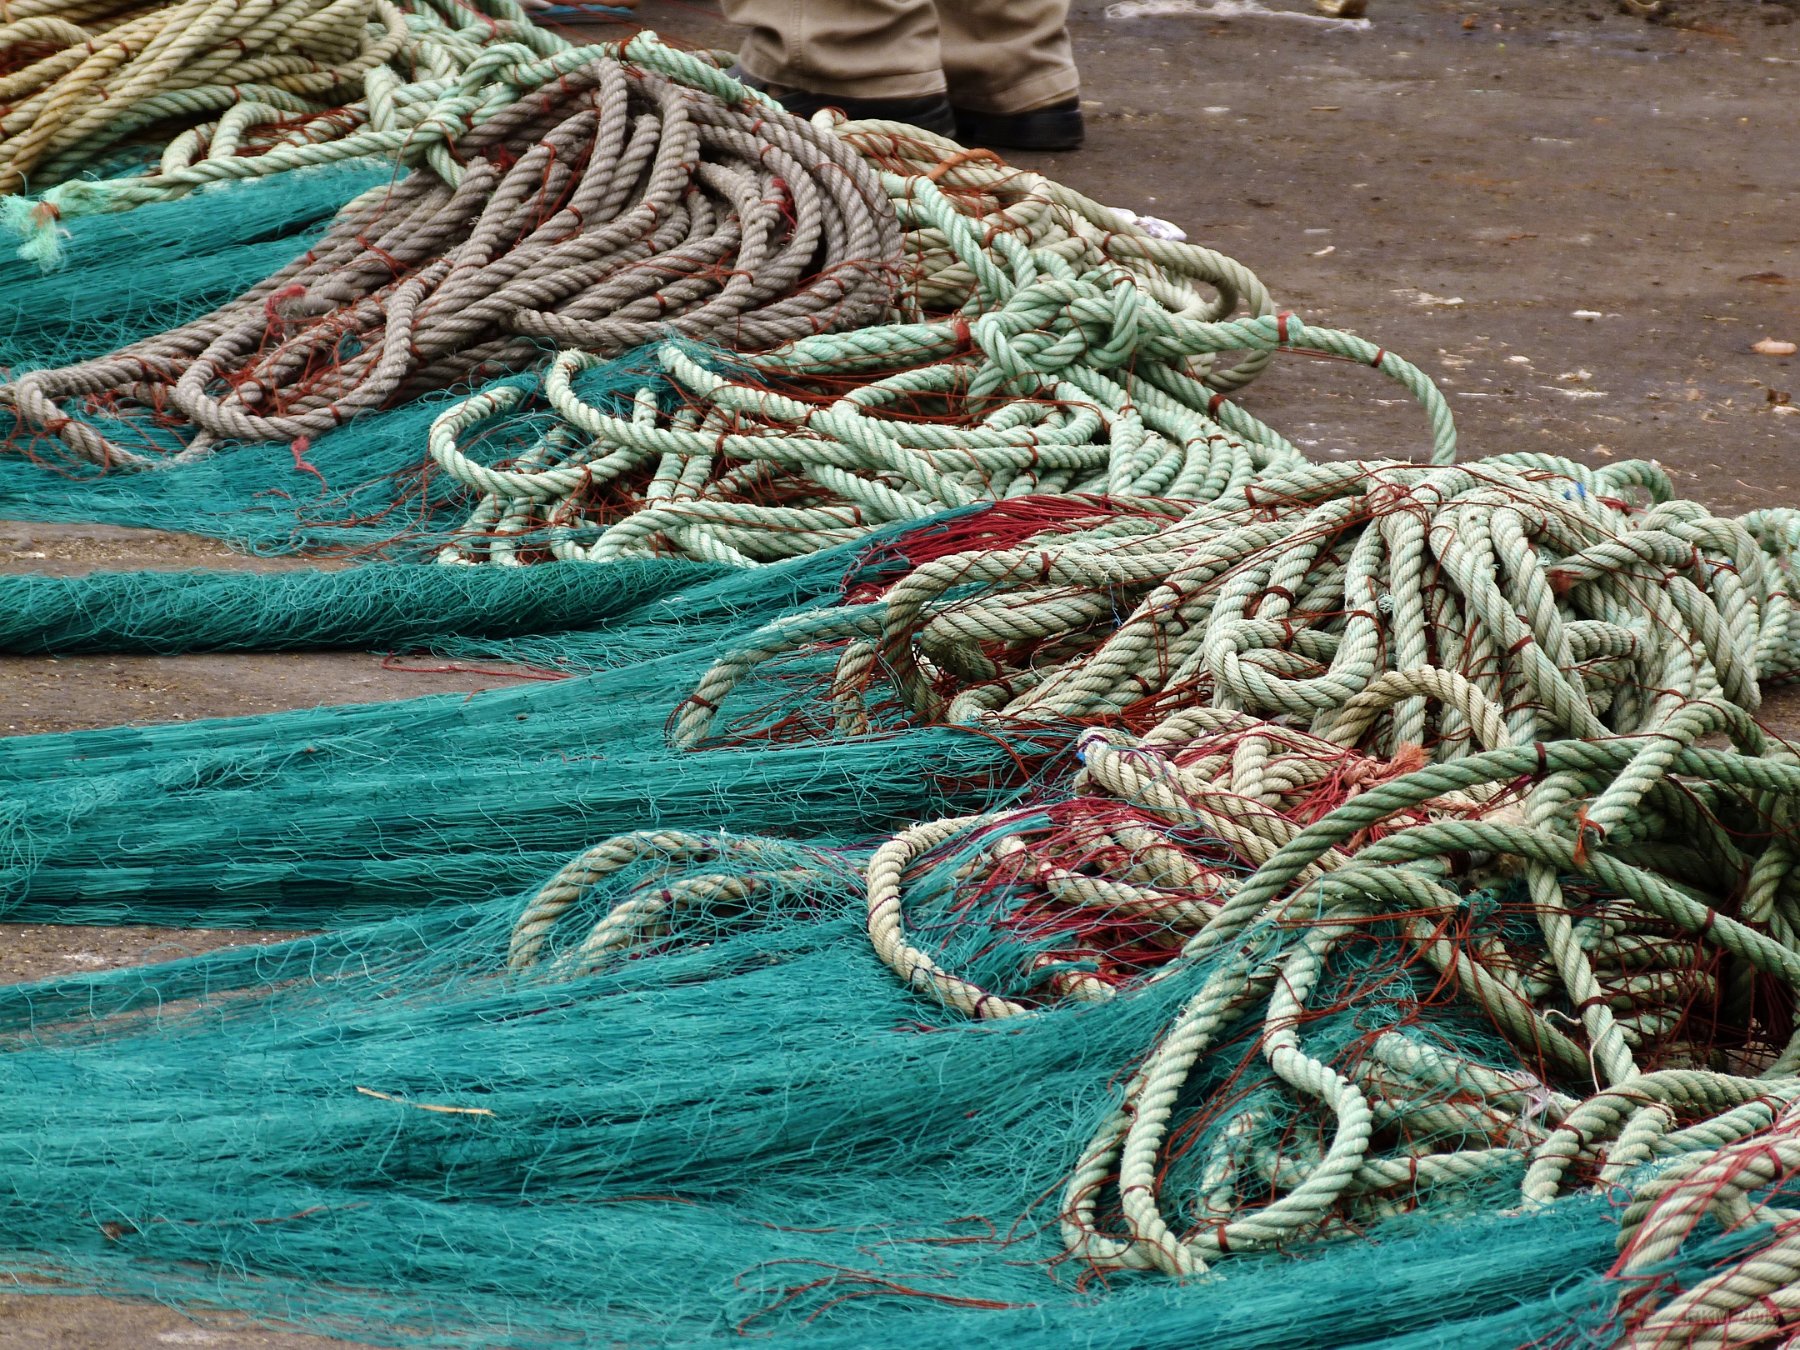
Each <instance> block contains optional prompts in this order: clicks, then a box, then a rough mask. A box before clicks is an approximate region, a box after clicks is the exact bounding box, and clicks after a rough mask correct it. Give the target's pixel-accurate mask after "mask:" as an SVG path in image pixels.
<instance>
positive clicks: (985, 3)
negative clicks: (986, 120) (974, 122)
mask: <svg viewBox="0 0 1800 1350" xmlns="http://www.w3.org/2000/svg"><path fill="white" fill-rule="evenodd" d="M937 12H938V22H939V24H940V25H941V26H942V30H943V35H942V39H941V42H942V46H943V64H944V75H945V78H946V80H947V82H948V87H949V90H950V101H951V102H952V103H953V104H955V105H956V107H957V109H958V110H959V111H960V110H963V109H967V110H968V111H970V112H980V113H1020V112H1030V111H1032V110H1034V109H1037V108H1047V107H1049V106H1051V105H1052V104H1056V103H1066V102H1068V101H1069V100H1070V99H1072V98H1075V97H1076V96H1077V95H1078V94H1079V93H1080V92H1081V79H1080V77H1079V76H1078V75H1077V74H1076V72H1075V52H1074V48H1073V47H1071V46H1070V44H1069V0H938V6H937Z"/></svg>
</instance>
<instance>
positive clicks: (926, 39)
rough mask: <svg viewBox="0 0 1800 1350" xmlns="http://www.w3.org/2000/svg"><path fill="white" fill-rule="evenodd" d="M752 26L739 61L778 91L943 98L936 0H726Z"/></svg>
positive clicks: (729, 12)
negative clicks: (934, 4)
mask: <svg viewBox="0 0 1800 1350" xmlns="http://www.w3.org/2000/svg"><path fill="white" fill-rule="evenodd" d="M721 7H722V8H723V10H724V12H725V17H726V19H728V20H729V21H730V22H732V23H736V24H742V25H744V26H745V27H746V28H748V29H749V30H750V31H749V33H748V34H747V35H746V36H745V38H744V44H743V46H742V47H741V48H739V50H738V66H739V67H740V68H741V69H742V70H743V71H744V73H745V74H747V75H749V76H751V77H752V79H754V80H755V81H756V82H757V83H758V84H762V85H767V86H769V87H770V88H771V89H772V90H776V91H785V90H805V91H806V92H808V93H813V94H824V95H838V96H840V97H847V98H852V99H856V100H869V99H877V100H899V99H923V98H930V97H932V96H938V97H941V96H942V95H943V93H944V68H943V62H942V60H941V59H940V57H939V51H938V15H937V11H936V9H934V8H933V7H932V3H931V0H723V3H722V6H721Z"/></svg>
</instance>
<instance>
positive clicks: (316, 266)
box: [0, 35, 899, 466]
mask: <svg viewBox="0 0 1800 1350" xmlns="http://www.w3.org/2000/svg"><path fill="white" fill-rule="evenodd" d="M507 82H508V83H509V84H516V85H517V86H519V87H523V88H530V89H540V88H542V89H544V90H545V91H546V92H544V93H533V94H531V95H529V96H527V97H524V98H519V99H517V100H516V101H514V102H512V103H511V104H510V105H509V106H508V107H506V108H504V109H502V110H501V111H499V112H496V113H495V114H494V115H493V116H492V117H490V118H489V119H488V120H486V121H485V122H483V123H482V125H481V126H480V127H478V128H476V129H475V130H473V131H471V132H469V133H468V134H467V135H466V136H464V137H463V138H462V140H461V141H460V143H459V154H460V155H461V156H462V163H461V164H460V165H458V168H457V174H456V181H455V182H454V183H451V182H447V181H445V180H444V179H443V178H442V177H440V176H439V175H438V174H437V173H436V172H434V171H432V170H430V169H424V170H420V171H418V172H416V173H414V174H412V175H411V176H410V177H408V178H406V179H405V180H404V181H402V182H401V183H400V184H398V185H397V186H395V187H394V188H392V189H391V190H389V189H381V190H378V191H373V192H370V193H367V194H365V195H364V196H363V197H361V198H359V199H358V200H357V201H356V202H354V203H352V204H351V205H350V206H348V207H346V208H345V210H344V211H343V212H342V213H340V216H339V218H338V221H337V223H336V225H335V226H334V227H333V229H332V230H331V232H330V233H329V234H328V235H327V236H326V238H325V239H324V240H323V241H321V242H320V244H319V245H318V246H317V247H315V248H314V249H313V250H312V251H311V252H310V253H308V254H307V255H306V256H304V257H302V258H300V259H297V260H296V261H295V262H294V263H292V264H291V265H289V266H288V267H287V268H285V269H283V270H282V271H281V272H279V273H277V274H276V275H275V276H273V277H270V278H269V279H268V280H266V281H264V282H263V283H262V284H261V285H259V286H257V287H256V288H254V289H253V290H251V291H250V292H249V293H247V294H246V295H244V296H243V297H241V298H240V299H238V300H236V301H233V302H232V303H230V304H228V305H226V306H224V307H223V308H221V309H219V310H217V311H215V312H214V313H212V314H210V315H208V316H206V317H205V318H202V319H200V320H197V321H195V322H194V323H191V324H189V325H187V326H186V327H183V328H180V329H176V330H174V331H172V332H169V333H165V334H162V335H160V336H158V337H155V338H152V339H149V340H147V341H144V342H140V343H137V344H135V345H133V346H131V347H128V348H125V349H123V350H121V351H119V352H117V353H115V354H113V355H111V356H109V357H105V358H102V359H100V360H96V361H90V362H87V363H84V364H82V365H78V366H71V367H67V368H64V369H60V370H46V371H34V372H30V373H28V374H26V375H24V376H21V377H20V378H19V379H17V380H15V381H14V382H13V383H12V384H10V385H7V386H4V387H3V388H0V399H4V401H5V402H7V403H10V404H11V405H12V406H13V408H14V409H15V410H16V412H17V415H18V417H19V418H20V420H21V422H22V423H23V424H24V425H25V426H26V427H27V428H29V429H32V430H34V431H36V432H37V433H39V434H42V435H48V436H51V437H55V438H57V439H59V440H60V441H61V442H62V443H63V445H65V446H66V447H67V448H68V449H69V450H71V451H73V452H74V453H76V454H78V455H79V456H81V457H82V458H84V459H88V460H91V461H93V462H95V463H99V464H106V465H132V466H142V465H147V464H151V463H158V462H167V460H168V459H169V458H170V456H169V455H167V454H159V453H157V451H156V450H155V449H151V448H135V447H132V446H128V445H125V444H122V443H121V442H120V441H119V440H117V439H115V438H113V437H109V436H107V435H105V434H103V433H102V432H101V431H99V430H98V429H96V427H95V426H94V425H92V424H91V423H90V422H88V421H86V420H83V419H82V418H81V417H80V416H78V415H76V413H75V412H74V411H72V410H67V409H65V407H64V404H65V403H66V402H68V401H71V400H85V401H87V403H88V404H89V405H90V406H91V405H92V404H94V403H95V402H96V401H98V402H100V403H101V404H103V405H105V406H109V407H115V408H129V407H131V406H137V407H142V408H148V409H152V410H154V411H155V412H156V413H157V414H158V416H159V417H161V418H162V419H164V420H165V421H168V420H174V421H176V422H178V423H181V424H185V425H186V426H188V427H191V428H192V429H193V435H192V437H191V439H188V440H187V441H186V443H185V445H184V446H182V447H181V448H180V450H179V451H178V452H177V453H176V454H175V455H174V456H173V458H176V459H182V458H192V457H195V456H198V455H202V454H205V453H206V452H207V451H208V450H209V449H210V448H211V447H212V446H213V445H214V444H216V443H217V442H219V441H221V440H253V441H254V440H282V441H288V442H291V443H293V444H294V445H295V449H296V454H301V453H303V452H304V449H305V446H306V443H307V441H308V440H309V438H310V437H312V436H315V435H318V434H320V433H322V432H325V431H328V430H330V429H332V428H335V427H337V426H340V425H341V424H343V423H344V422H345V421H347V420H348V419H349V418H350V417H352V416H354V415H355V414H357V413H358V412H362V411H365V410H368V409H372V408H377V407H382V406H385V405H387V404H390V403H392V402H394V401H396V400H398V399H401V398H404V397H406V396H407V395H409V394H413V393H417V392H420V391H422V390H427V389H435V388H441V387H443V386H445V385H449V384H454V383H456V382H458V381H462V380H466V379H473V378H479V377H481V376H483V375H485V374H488V373H494V372H499V371H502V370H504V369H506V368H507V367H509V366H515V365H519V364H523V363H526V362H528V361H530V360H531V359H532V357H533V356H535V355H536V353H537V352H538V351H539V350H540V349H541V348H542V346H543V345H545V344H578V345H580V346H581V347H583V348H584V349H587V350H592V351H598V352H603V353H616V352H619V351H621V350H623V349H625V348H628V347H632V346H636V345H639V344H641V343H643V342H645V341H647V340H649V339H652V338H656V337H660V336H664V335H667V334H670V333H677V334H684V335H687V336H691V337H704V338H717V339H721V340H724V341H728V342H730V343H732V344H734V345H738V346H743V347H747V348H757V347H767V346H773V345H775V344H777V343H780V342H782V341H785V340H788V339H791V338H794V337H796V336H799V335H802V334H810V333H816V332H819V331H822V330H824V329H828V328H832V327H836V326H855V325H856V324H859V323H864V322H868V321H870V320H873V319H878V318H882V317H885V316H886V315H887V313H888V312H889V308H890V305H891V301H892V295H893V288H894V284H895V281H894V278H895V272H896V268H897V266H898V262H899V236H898V230H897V227H896V225H895V222H894V218H893V215H892V212H891V210H890V209H889V208H888V206H887V204H886V201H885V198H884V196H883V194H882V192H881V189H880V186H879V184H878V182H877V181H876V179H875V177H874V175H873V173H872V172H871V171H870V170H869V169H868V168H867V167H866V166H865V165H864V164H863V162H862V160H861V159H860V158H859V157H858V156H857V155H856V154H855V153H854V152H853V151H852V150H850V149H849V148H848V147H847V146H846V145H845V144H844V143H843V142H842V141H841V140H840V139H839V138H837V137H836V136H833V135H831V134H829V133H827V132H823V131H820V130H817V129H815V128H813V127H811V126H809V125H807V124H806V123H804V122H800V121H797V120H795V119H793V118H788V117H784V116H780V115H770V114H769V113H767V112H766V111H765V110H764V109H763V108H762V106H761V105H760V104H757V103H755V102H753V101H748V102H747V101H744V100H742V99H738V100H737V101H727V98H731V97H734V96H735V94H736V92H737V87H736V86H735V84H734V83H733V82H732V81H730V80H728V79H726V77H724V75H723V74H722V73H721V72H719V71H717V70H716V69H714V68H712V67H711V66H709V65H708V64H707V63H705V62H704V61H701V60H699V59H697V58H694V57H690V56H687V55H685V54H682V53H679V52H674V51H671V50H670V49H668V48H666V47H663V46H662V45H661V44H659V43H658V42H656V41H655V39H654V37H651V36H647V35H639V36H638V37H635V38H633V39H632V40H631V41H630V42H628V43H625V44H623V45H612V46H604V47H594V48H582V49H575V50H571V51H569V52H566V53H564V54H562V55H560V56H556V57H549V58H544V59H543V60H541V61H535V62H531V63H528V68H520V69H518V70H515V71H514V72H513V73H512V74H511V75H510V76H509V77H508V81H507ZM551 88H553V89H554V96H551V95H550V94H549V92H548V91H549V90H550V89H551ZM721 94H723V95H725V96H726V97H721Z"/></svg>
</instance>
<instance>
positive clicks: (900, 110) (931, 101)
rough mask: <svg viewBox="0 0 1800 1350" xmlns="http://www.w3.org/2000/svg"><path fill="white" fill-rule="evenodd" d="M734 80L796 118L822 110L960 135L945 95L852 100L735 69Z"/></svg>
mask: <svg viewBox="0 0 1800 1350" xmlns="http://www.w3.org/2000/svg"><path fill="white" fill-rule="evenodd" d="M731 74H732V76H733V78H735V79H737V80H739V81H741V82H742V83H744V84H747V85H749V86H750V87H751V88H752V89H760V90H762V91H763V93H765V94H768V95H769V96H770V97H772V98H773V99H774V100H775V101H776V102H777V103H779V104H780V105H781V106H782V107H784V108H786V109H787V110H788V111H789V112H791V113H792V114H794V116H795V117H811V116H812V115H813V114H814V113H816V112H818V111H819V110H820V109H821V108H838V109H841V110H842V112H843V114H844V116H846V117H848V118H850V119H851V120H852V121H854V122H910V123H911V124H912V125H913V126H915V127H919V128H920V129H922V130H924V131H935V132H936V133H937V134H938V135H940V136H955V135H956V114H955V113H953V112H952V111H950V100H949V99H947V98H945V97H944V96H943V95H942V94H928V95H926V96H925V97H924V98H852V97H850V96H849V95H847V94H814V93H811V92H809V91H808V90H805V89H783V88H781V87H779V86H777V85H771V84H767V83H765V82H764V81H762V80H759V79H757V78H756V77H755V76H754V75H746V74H745V73H744V72H743V71H741V70H739V69H737V68H736V67H735V66H734V67H733V68H732V70H731Z"/></svg>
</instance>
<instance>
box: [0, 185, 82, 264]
mask: <svg viewBox="0 0 1800 1350" xmlns="http://www.w3.org/2000/svg"><path fill="white" fill-rule="evenodd" d="M61 219H62V212H61V211H59V210H57V208H56V204H55V203H54V202H50V201H37V202H34V201H32V200H30V199H29V198H26V197H7V198H5V199H3V200H0V226H3V227H4V228H5V229H7V230H9V231H11V232H12V233H13V234H16V235H19V236H20V237H21V238H23V239H24V241H25V242H24V243H22V244H20V245H19V250H18V256H19V257H20V258H21V259H22V260H23V261H25V262H29V263H36V264H37V265H38V269H39V270H40V271H44V272H54V271H56V269H57V268H59V267H61V266H62V265H63V262H64V256H63V240H65V239H67V238H68V237H69V232H68V231H67V230H65V229H64V228H63V227H62V226H61V225H60V224H58V223H57V222H58V221H60V220H61Z"/></svg>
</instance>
